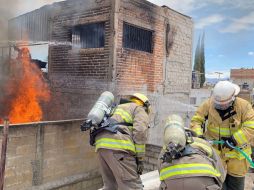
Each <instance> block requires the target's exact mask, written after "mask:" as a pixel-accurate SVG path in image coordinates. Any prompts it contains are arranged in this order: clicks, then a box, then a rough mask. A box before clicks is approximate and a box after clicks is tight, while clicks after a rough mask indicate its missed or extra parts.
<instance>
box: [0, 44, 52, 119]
mask: <svg viewBox="0 0 254 190" xmlns="http://www.w3.org/2000/svg"><path fill="white" fill-rule="evenodd" d="M14 49H15V50H16V51H18V56H17V58H16V59H8V60H6V61H5V62H3V64H1V76H2V77H3V78H2V80H1V83H0V84H1V86H0V87H1V92H2V94H1V97H0V101H1V102H2V104H1V105H4V106H1V108H0V121H1V119H3V117H8V118H9V119H10V122H11V123H26V122H33V121H41V119H42V118H43V113H42V108H41V105H40V103H41V101H45V102H47V101H49V98H50V92H49V88H48V86H47V84H46V83H45V81H44V79H43V76H42V73H41V71H40V69H39V68H38V67H37V66H36V64H34V63H33V62H32V59H31V54H30V52H29V50H28V48H26V47H23V48H20V49H19V48H17V47H14Z"/></svg>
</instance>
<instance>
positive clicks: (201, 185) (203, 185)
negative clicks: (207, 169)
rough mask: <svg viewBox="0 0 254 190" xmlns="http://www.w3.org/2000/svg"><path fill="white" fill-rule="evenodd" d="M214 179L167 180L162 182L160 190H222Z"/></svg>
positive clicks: (188, 178)
mask: <svg viewBox="0 0 254 190" xmlns="http://www.w3.org/2000/svg"><path fill="white" fill-rule="evenodd" d="M220 189H221V188H220V187H219V186H218V185H217V184H216V182H215V180H214V179H213V178H212V177H186V178H178V179H166V180H165V181H162V182H161V185H160V190H220Z"/></svg>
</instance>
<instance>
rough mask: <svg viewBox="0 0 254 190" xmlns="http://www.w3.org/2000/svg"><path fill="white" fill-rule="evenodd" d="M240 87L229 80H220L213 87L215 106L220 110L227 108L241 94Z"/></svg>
mask: <svg viewBox="0 0 254 190" xmlns="http://www.w3.org/2000/svg"><path fill="white" fill-rule="evenodd" d="M239 92H240V87H239V86H238V85H236V84H233V83H232V82H229V81H219V82H218V83H217V84H216V85H215V86H214V89H213V94H212V98H213V102H214V107H215V108H216V109H219V110H226V109H227V108H229V107H230V106H231V105H232V103H233V102H234V100H235V97H236V96H237V95H238V94H239Z"/></svg>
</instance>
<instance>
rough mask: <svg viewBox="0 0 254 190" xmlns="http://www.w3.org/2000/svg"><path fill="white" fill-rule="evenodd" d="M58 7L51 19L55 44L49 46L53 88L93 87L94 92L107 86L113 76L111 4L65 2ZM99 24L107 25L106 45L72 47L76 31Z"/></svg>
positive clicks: (102, 2)
mask: <svg viewBox="0 0 254 190" xmlns="http://www.w3.org/2000/svg"><path fill="white" fill-rule="evenodd" d="M57 5H58V6H56V7H55V11H54V12H53V15H52V16H51V18H52V21H51V32H50V35H51V41H52V43H51V45H50V46H49V77H50V80H51V82H52V85H53V86H54V87H60V88H83V89H85V88H88V87H89V86H92V89H96V88H95V87H94V86H93V84H94V83H96V84H99V85H100V84H101V83H102V85H103V84H104V83H106V82H105V81H107V79H108V77H109V36H110V32H109V27H110V23H109V19H110V11H111V5H110V1H109V0H108V1H92V0H86V1H85V2H84V1H64V2H60V3H58V4H57ZM59 10H61V11H59ZM96 22H105V46H104V47H103V48H94V49H91V48H90V49H75V48H72V47H71V38H72V37H71V34H72V32H71V31H72V28H73V27H74V26H77V25H81V24H88V23H96ZM88 81H90V83H89V82H88ZM91 81H93V83H92V84H91ZM97 88H98V87H97Z"/></svg>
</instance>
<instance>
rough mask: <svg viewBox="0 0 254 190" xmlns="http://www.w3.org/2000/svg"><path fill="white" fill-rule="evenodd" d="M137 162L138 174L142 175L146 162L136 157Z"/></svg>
mask: <svg viewBox="0 0 254 190" xmlns="http://www.w3.org/2000/svg"><path fill="white" fill-rule="evenodd" d="M136 162H137V173H138V175H142V173H143V170H144V160H143V158H141V157H136Z"/></svg>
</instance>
